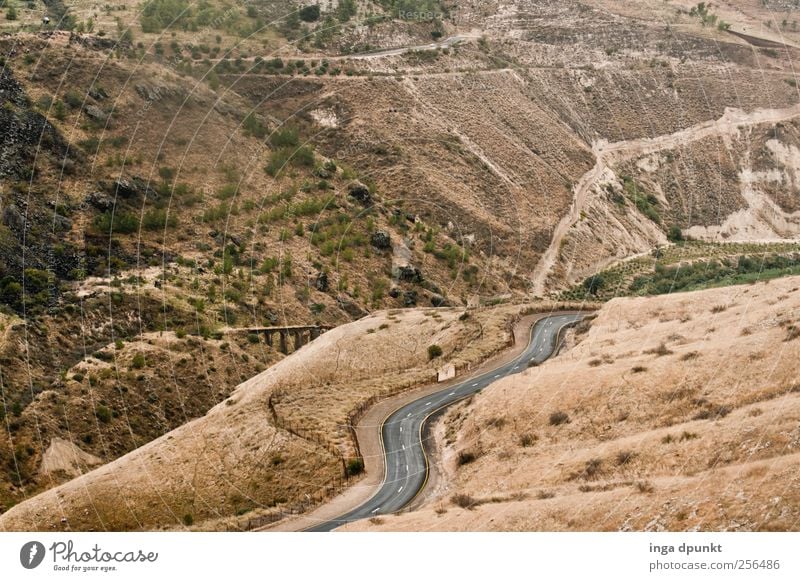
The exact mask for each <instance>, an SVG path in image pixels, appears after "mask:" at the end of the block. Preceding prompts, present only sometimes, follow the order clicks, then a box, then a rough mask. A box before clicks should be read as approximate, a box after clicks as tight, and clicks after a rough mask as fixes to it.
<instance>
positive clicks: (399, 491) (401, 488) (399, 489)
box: [397, 486, 403, 494]
mask: <svg viewBox="0 0 800 581" xmlns="http://www.w3.org/2000/svg"><path fill="white" fill-rule="evenodd" d="M401 492H403V487H402V486H401V487H400V488H398V489H397V494H400V493H401Z"/></svg>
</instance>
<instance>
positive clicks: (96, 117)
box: [83, 105, 108, 121]
mask: <svg viewBox="0 0 800 581" xmlns="http://www.w3.org/2000/svg"><path fill="white" fill-rule="evenodd" d="M83 112H84V113H85V114H86V116H87V117H88V118H89V119H91V120H93V121H105V120H106V119H108V115H106V114H105V113H104V112H103V110H102V109H101V108H100V107H97V106H95V105H87V106H86V107H84V108H83Z"/></svg>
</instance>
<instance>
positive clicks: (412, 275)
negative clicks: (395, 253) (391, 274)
mask: <svg viewBox="0 0 800 581" xmlns="http://www.w3.org/2000/svg"><path fill="white" fill-rule="evenodd" d="M397 278H398V279H399V280H401V281H403V282H411V283H415V284H420V283H421V282H422V281H423V280H424V278H423V276H422V272H420V270H419V269H418V268H416V267H413V266H411V265H407V266H401V267H399V268H398V269H397Z"/></svg>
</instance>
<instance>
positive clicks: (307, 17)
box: [298, 4, 322, 22]
mask: <svg viewBox="0 0 800 581" xmlns="http://www.w3.org/2000/svg"><path fill="white" fill-rule="evenodd" d="M321 14H322V13H321V11H320V8H319V4H312V5H311V6H304V7H303V8H301V9H300V12H299V13H298V15H299V16H300V20H302V21H303V22H316V21H317V20H319V17H320V15H321Z"/></svg>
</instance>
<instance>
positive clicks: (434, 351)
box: [428, 345, 442, 361]
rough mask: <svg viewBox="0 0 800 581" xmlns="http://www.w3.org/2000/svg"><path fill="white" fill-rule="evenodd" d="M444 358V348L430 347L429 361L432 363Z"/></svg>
mask: <svg viewBox="0 0 800 581" xmlns="http://www.w3.org/2000/svg"><path fill="white" fill-rule="evenodd" d="M441 356H442V348H441V347H439V345H431V346H430V347H428V360H429V361H432V360H434V359H436V358H437V357H441Z"/></svg>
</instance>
